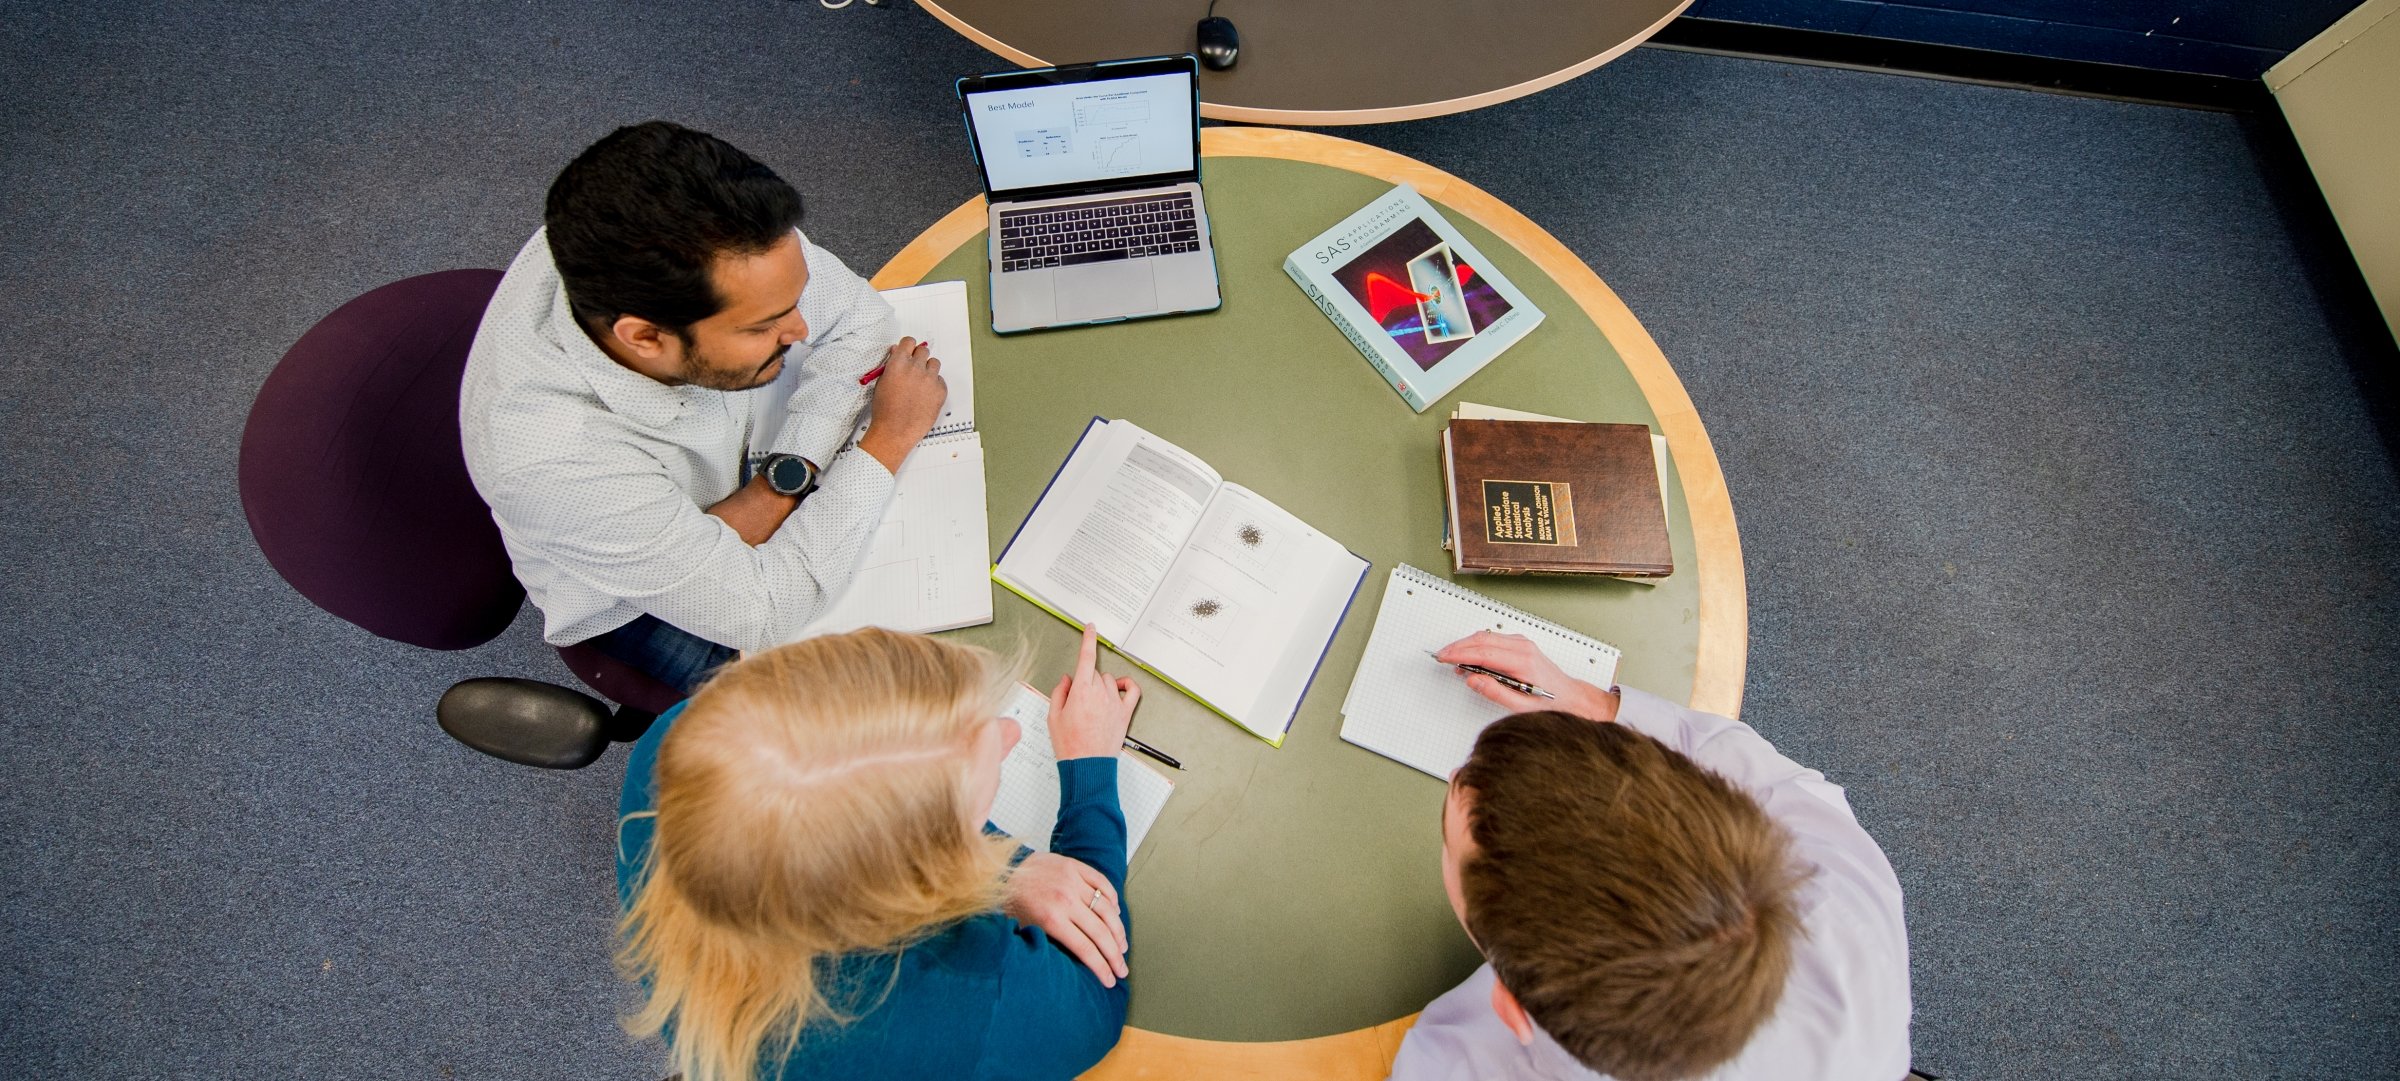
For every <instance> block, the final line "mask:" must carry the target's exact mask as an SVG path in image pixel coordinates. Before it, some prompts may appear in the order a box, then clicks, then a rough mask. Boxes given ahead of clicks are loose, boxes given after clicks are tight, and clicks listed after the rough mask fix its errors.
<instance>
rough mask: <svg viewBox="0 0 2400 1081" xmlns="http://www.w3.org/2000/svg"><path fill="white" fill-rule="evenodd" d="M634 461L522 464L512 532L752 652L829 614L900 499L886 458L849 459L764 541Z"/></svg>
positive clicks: (503, 503) (590, 581)
mask: <svg viewBox="0 0 2400 1081" xmlns="http://www.w3.org/2000/svg"><path fill="white" fill-rule="evenodd" d="M607 457H611V458H613V457H616V456H614V455H610V456H607ZM624 458H625V460H624V461H620V462H614V463H611V462H603V461H598V460H592V459H585V460H581V461H576V462H545V463H540V464H536V465H533V466H528V467H526V468H523V469H519V470H516V471H513V472H511V473H510V474H508V475H507V476H505V477H503V478H501V479H500V483H499V484H498V485H496V486H495V487H496V490H495V491H493V492H492V493H490V496H491V503H492V506H493V508H494V511H493V513H494V514H495V515H496V516H497V517H498V518H500V519H501V521H502V522H503V524H504V526H505V527H506V528H507V530H508V532H509V534H510V535H511V536H515V537H519V538H540V543H539V547H540V550H541V552H542V555H543V556H544V557H545V558H546V559H547V560H548V561H549V562H550V563H551V564H552V565H553V566H555V567H556V568H558V570H559V571H561V572H562V573H564V574H566V575H568V576H570V577H572V578H574V579H575V580H576V581H578V582H580V583H582V584H583V585H584V586H586V587H587V588H590V589H591V590H593V591H595V592H598V593H601V594H603V595H606V596H610V597H616V598H619V599H622V600H624V601H625V602H626V603H629V604H631V605H633V606H634V607H636V608H640V609H641V610H643V611H645V612H648V613H649V614H651V615H653V616H657V617H658V618H659V619H662V620H665V621H666V622H668V623H671V624H673V625H675V626H676V627H678V628H681V629H683V630H685V631H688V632H690V633H692V634H695V635H698V636H700V637H702V638H705V639H708V640H709V641H712V642H716V643H719V644H721V645H726V646H731V647H733V648H735V649H742V650H752V649H763V648H766V647H768V646H772V645H775V644H777V643H780V642H783V641H787V640H789V639H790V638H791V637H793V636H794V635H795V634H796V633H797V632H798V631H799V630H800V628H802V627H804V626H806V625H807V624H808V622H809V620H811V619H814V618H815V617H816V616H817V614H818V613H820V612H822V611H823V610H824V607H825V605H826V604H827V603H828V602H829V601H830V600H831V599H832V598H833V597H834V596H835V595H838V594H839V593H840V591H841V589H842V588H843V587H844V586H846V585H848V584H849V581H850V578H851V576H852V574H853V573H854V572H855V571H856V568H857V563H858V558H859V554H860V552H861V551H862V550H863V548H864V546H865V543H866V540H867V538H868V535H869V534H870V533H871V532H872V531H873V529H874V526H875V523H876V521H877V520H878V519H879V518H881V516H882V514H883V509H884V505H885V504H886V503H888V502H889V501H890V499H891V494H892V475H891V473H890V472H888V471H886V470H885V469H884V468H883V464H882V463H880V462H877V461H876V460H875V459H874V458H873V457H872V456H870V455H865V454H845V455H842V456H841V457H840V458H839V459H838V460H837V461H835V462H834V464H833V466H832V467H831V468H829V469H827V470H826V471H825V476H824V478H823V481H822V484H821V487H820V488H819V490H818V491H817V492H816V493H815V494H814V495H811V496H809V497H808V499H806V500H804V501H803V502H802V503H801V504H800V506H799V509H797V510H795V511H793V512H792V515H791V517H789V518H786V519H785V520H784V523H783V526H782V528H780V529H778V530H777V531H776V532H775V534H774V535H773V536H772V537H769V538H768V539H767V540H766V542H765V543H763V544H760V545H758V546H757V547H755V548H753V547H751V546H750V545H748V544H745V543H743V542H742V539H741V537H740V536H739V535H738V534H736V533H735V532H734V530H733V527H732V526H730V525H727V524H726V523H725V522H724V520H723V519H720V518H717V517H715V516H714V515H711V514H709V513H707V512H706V511H705V510H704V509H702V508H701V507H699V506H696V505H694V504H693V502H692V497H691V496H690V495H689V494H688V493H686V492H684V491H682V490H681V489H679V488H677V487H676V486H675V484H674V482H673V481H672V480H671V479H669V478H668V477H667V475H666V474H665V473H664V472H663V471H661V470H659V469H658V468H657V467H656V465H655V463H649V460H648V459H647V458H646V457H643V456H641V455H640V454H639V453H638V452H632V451H628V452H627V453H626V454H625V455H624ZM645 464H647V465H646V467H645Z"/></svg>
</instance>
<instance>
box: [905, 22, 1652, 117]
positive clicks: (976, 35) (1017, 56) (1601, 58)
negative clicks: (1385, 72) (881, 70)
mask: <svg viewBox="0 0 2400 1081" xmlns="http://www.w3.org/2000/svg"><path fill="white" fill-rule="evenodd" d="M917 6H919V7H922V8H924V9H925V10H927V11H930V12H932V13H933V17H934V18H936V19H940V20H941V21H942V22H943V23H944V24H946V25H948V26H949V27H950V29H952V30H956V31H958V33H959V34H960V36H962V37H965V38H966V39H967V40H969V41H972V42H974V43H975V44H977V45H981V46H983V47H984V48H985V49H987V50H989V51H990V52H991V53H992V54H993V55H995V56H998V57H1000V58H1001V59H1003V60H1007V61H1009V62H1011V63H1014V64H1017V65H1019V66H1022V67H1028V68H1046V67H1050V66H1051V62H1050V61H1048V60H1044V59H1042V58H1041V57H1038V56H1035V55H1033V54H1032V53H1029V52H1026V51H1025V50H1023V49H1019V48H1017V47H1015V46H1013V45H1010V44H1008V43H1007V42H1005V41H1001V40H1000V39H998V38H995V37H993V36H991V35H990V34H987V33H984V32H983V31H981V30H978V29H976V28H975V27H974V26H972V25H970V24H969V23H968V22H967V21H966V20H965V19H961V18H959V17H958V16H956V15H953V14H951V13H950V12H949V11H948V10H946V9H944V8H943V7H942V6H941V5H940V4H938V3H934V2H933V0H917ZM1690 6H1692V0H1683V2H1682V3H1680V4H1677V5H1675V10H1673V11H1670V12H1668V13H1667V14H1666V16H1665V17H1663V18H1661V19H1659V20H1658V21H1657V22H1654V23H1651V24H1650V25H1649V26H1648V27H1645V28H1644V29H1643V30H1642V31H1641V32H1640V33H1637V34H1635V35H1633V36H1632V37H1629V38H1626V39H1625V40H1624V41H1621V42H1618V43H1617V44H1616V45H1614V46H1611V47H1610V48H1608V49H1607V50H1605V51H1603V52H1601V53H1600V54H1599V55H1598V56H1594V57H1592V58H1591V59H1588V60H1583V61H1579V62H1577V63H1575V64H1573V65H1571V66H1569V67H1566V68H1563V69H1560V70H1558V71H1554V72H1551V73H1550V74H1548V75H1543V76H1539V77H1537V78H1532V79H1527V80H1525V81H1524V82H1521V83H1517V84H1515V85H1512V86H1504V87H1501V88H1500V89H1498V90H1487V91H1484V92H1483V93H1480V94H1468V95H1466V96H1464V97H1456V98H1448V99H1445V100H1442V101H1429V102H1424V103H1422V104H1418V105H1391V106H1385V107H1383V108H1378V109H1265V108H1253V107H1250V106H1245V105H1224V104H1219V103H1216V102H1209V101H1203V102H1201V103H1200V115H1202V116H1205V117H1208V118H1209V119H1211V120H1231V121H1234V122H1237V123H1243V124H1285V125H1291V126H1294V127H1310V128H1315V127H1339V126H1343V125H1348V124H1390V123H1395V122H1398V121H1402V120H1423V119H1425V118H1427V117H1433V116H1448V115H1450V114H1451V113H1463V112H1468V111H1471V110H1475V109H1481V108H1483V107H1485V106H1487V105H1498V104H1500V103H1501V102H1504V101H1514V100H1516V99H1518V98H1521V97H1524V96H1526V95H1528V94H1535V93H1539V92H1541V91H1544V90H1548V89H1550V88H1551V87H1553V86H1557V85H1558V84H1560V83H1563V82H1566V81H1567V80H1569V79H1572V78H1574V77H1576V76H1578V75H1582V74H1584V73H1585V72H1588V71H1591V70H1592V69H1594V68H1597V67H1599V66H1600V65H1602V64H1605V63H1608V62H1609V61H1611V60H1614V59H1616V58H1618V57H1620V56H1623V55H1625V54H1626V53H1628V52H1630V51H1632V50H1633V48H1634V46H1637V45H1640V44H1641V43H1643V42H1645V41H1648V40H1650V38H1651V37H1652V36H1653V35H1655V34H1657V33H1658V32H1659V31H1660V30H1662V29H1665V28H1666V25H1667V24H1668V23H1671V22H1674V21H1675V19H1676V17H1677V16H1679V15H1682V14H1683V12H1684V9H1685V8H1688V7H1690ZM1195 21H1196V20H1195Z"/></svg>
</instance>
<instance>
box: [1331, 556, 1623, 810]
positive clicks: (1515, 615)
mask: <svg viewBox="0 0 2400 1081" xmlns="http://www.w3.org/2000/svg"><path fill="white" fill-rule="evenodd" d="M1479 630H1485V631H1498V632H1500V633H1502V634H1521V635H1524V636H1525V637H1527V638H1530V639H1532V640H1533V643H1534V645H1535V647H1537V648H1539V649H1540V650H1541V651H1542V653H1543V655H1544V656H1547V657H1549V658H1550V659H1551V660H1552V661H1554V662H1556V663H1557V664H1558V666H1559V667H1560V668H1562V669H1564V670H1565V671H1566V673H1567V674H1568V675H1570V676H1573V677H1574V678H1576V679H1580V680H1582V681H1584V682H1585V683H1590V684H1594V685H1597V686H1601V687H1607V686H1610V685H1612V684H1614V683H1615V682H1616V676H1617V648H1616V647H1615V646H1612V645H1609V644H1608V643H1606V642H1602V641H1600V640H1599V639H1596V638H1591V637H1588V636H1586V635H1581V634H1577V633H1575V632H1574V631H1570V630H1568V629H1566V628H1565V627H1561V626H1559V625H1558V624H1556V623H1552V622H1550V621H1548V620H1546V619H1542V618H1540V617H1537V616H1532V615H1528V614H1526V613H1524V612H1521V611H1518V610H1517V609H1515V608H1512V607H1510V606H1508V605H1505V604H1502V603H1500V602H1499V601H1496V600H1493V599H1492V598H1490V597H1486V596H1484V595H1483V594H1481V593H1477V592H1475V591H1474V590H1471V589H1466V588H1464V587H1461V586H1458V585H1456V584H1453V583H1451V582H1450V581H1448V580H1446V579H1444V578H1442V577H1441V576H1440V575H1436V574H1431V573H1428V572H1426V571H1422V570H1418V569H1417V568H1415V567H1411V566H1409V565H1408V564H1406V563H1403V564H1401V565H1399V566H1398V567H1395V568H1393V569H1392V577H1391V580H1390V581H1388V582H1386V583H1385V584H1384V587H1383V607H1381V608H1380V609H1377V610H1376V612H1375V630H1374V633H1372V634H1371V635H1369V636H1368V638H1367V652H1366V655H1365V656H1364V657H1361V658H1359V662H1358V675H1357V676H1355V677H1353V678H1352V679H1351V680H1350V696H1349V697H1348V698H1345V699H1343V700H1342V738H1343V739H1345V740H1348V741H1350V742H1351V743H1355V744H1357V745H1359V746H1361V747H1364V748H1366V749H1368V750H1370V751H1373V752H1375V753H1376V754H1379V755H1382V756H1384V757H1385V758H1389V759H1391V760H1393V761H1395V762H1399V763H1401V764H1403V765H1408V766H1414V767H1416V768H1417V769H1421V770H1424V771H1425V772H1427V773H1430V774H1432V775H1434V776H1436V777H1439V778H1441V779H1443V780H1449V779H1450V774H1451V773H1452V772H1453V771H1455V770H1456V769H1458V767H1460V766H1462V765H1465V764H1466V761H1467V755H1468V754H1469V753H1470V752H1472V751H1473V750H1474V749H1475V737H1476V735H1477V734H1479V733H1481V732H1482V731H1483V726H1485V725H1487V724H1490V723H1492V722H1493V721H1496V720H1499V719H1500V718H1502V717H1505V716H1507V715H1508V711H1507V710H1505V709H1502V708H1501V707H1500V706H1499V705H1497V704H1495V703H1493V702H1492V701H1491V700H1489V699H1486V698H1484V697H1483V696H1481V695H1478V694H1476V693H1475V692H1474V691H1471V690H1468V689H1467V681H1466V680H1465V679H1462V678H1460V677H1459V674H1458V670H1457V669H1455V668H1452V667H1451V666H1449V665H1446V664H1442V663H1441V662H1439V661H1436V660H1434V659H1433V658H1432V657H1429V656H1426V654H1427V653H1428V652H1429V651H1432V650H1438V649H1440V648H1442V647H1443V646H1446V645H1449V644H1450V643H1452V642H1455V641H1458V640H1459V639H1461V638H1464V637H1466V636H1468V635H1470V634H1473V633H1475V632H1476V631H1479Z"/></svg>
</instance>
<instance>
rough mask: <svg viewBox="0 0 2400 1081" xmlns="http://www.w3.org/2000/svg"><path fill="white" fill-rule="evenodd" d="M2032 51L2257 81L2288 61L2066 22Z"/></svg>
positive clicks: (2270, 53)
mask: <svg viewBox="0 0 2400 1081" xmlns="http://www.w3.org/2000/svg"><path fill="white" fill-rule="evenodd" d="M2028 51H2030V52H2033V53H2036V54H2039V55H2042V56H2055V57H2060V58H2062V59H2067V60H2097V61H2100V62H2102V63H2107V64H2127V65H2131V66H2133V67H2139V68H2156V69H2159V70H2162V71H2195V72H2199V73H2201V74H2203V75H2224V76H2228V77H2231V78H2236V79H2255V78H2257V77H2258V76H2259V75H2260V74H2261V73H2263V72H2265V71H2266V70H2267V69H2268V68H2270V67H2272V66H2274V64H2275V62H2276V61H2277V60H2281V59H2283V55H2284V54H2283V52H2282V51H2279V50H2270V49H2245V48H2242V47H2240V46H2235V45H2221V44H2218V43H2216V42H2211V41H2192V40H2190V39H2188V38H2177V37H2169V36H2167V35H2165V34H2136V33H2131V32H2128V31H2124V30H2103V29H2100V28H2098V27H2091V26H2067V25H2065V24H2063V23H2047V24H2044V25H2043V27H2042V30H2041V33H2040V34H2039V35H2038V36H2037V37H2036V38H2035V40H2034V44H2033V46H2032V48H2031V49H2029V50H2028Z"/></svg>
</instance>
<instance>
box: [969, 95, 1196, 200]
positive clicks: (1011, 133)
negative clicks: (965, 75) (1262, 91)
mask: <svg viewBox="0 0 2400 1081" xmlns="http://www.w3.org/2000/svg"><path fill="white" fill-rule="evenodd" d="M968 110H969V115H971V116H972V117H974V122H975V140H976V146H977V148H978V149H979V150H980V151H981V152H982V154H983V162H984V168H985V170H986V171H987V172H988V173H989V174H990V176H991V181H992V190H994V191H1013V190H1017V189H1021V188H1042V187H1049V186H1051V185H1055V184H1081V183H1089V182H1092V181H1096V180H1106V179H1108V178H1110V177H1118V176H1147V175H1151V174H1155V173H1173V172H1184V171H1188V170H1190V169H1191V168H1192V80H1191V76H1189V75H1183V74H1174V75H1145V76H1141V77H1138V78H1132V79H1095V80H1092V81H1090V82H1081V83H1067V84H1064V85H1060V86H1040V87H1031V88H1027V89H1023V90H991V91H984V92H981V93H977V94H973V95H971V96H970V97H969V100H968Z"/></svg>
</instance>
